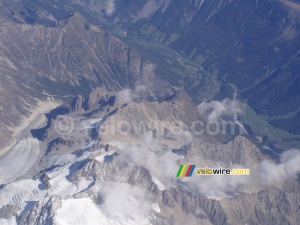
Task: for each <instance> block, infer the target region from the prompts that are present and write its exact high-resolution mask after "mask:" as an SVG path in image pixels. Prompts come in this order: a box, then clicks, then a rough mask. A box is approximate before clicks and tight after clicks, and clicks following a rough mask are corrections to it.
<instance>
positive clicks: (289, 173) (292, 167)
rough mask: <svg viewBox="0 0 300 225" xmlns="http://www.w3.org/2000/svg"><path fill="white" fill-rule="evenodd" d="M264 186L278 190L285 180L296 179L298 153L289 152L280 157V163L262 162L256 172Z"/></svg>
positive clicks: (299, 172)
mask: <svg viewBox="0 0 300 225" xmlns="http://www.w3.org/2000/svg"><path fill="white" fill-rule="evenodd" d="M256 172H257V173H258V175H259V177H260V181H261V183H262V184H263V185H264V186H269V187H270V186H271V187H272V186H274V187H278V188H280V187H281V186H282V185H283V184H284V183H285V181H286V180H290V179H297V174H300V151H299V150H295V149H293V150H290V151H287V152H284V153H283V154H282V155H281V156H280V163H279V164H275V163H274V162H271V161H267V160H266V161H263V162H262V163H261V164H260V165H259V166H258V169H257V171H256Z"/></svg>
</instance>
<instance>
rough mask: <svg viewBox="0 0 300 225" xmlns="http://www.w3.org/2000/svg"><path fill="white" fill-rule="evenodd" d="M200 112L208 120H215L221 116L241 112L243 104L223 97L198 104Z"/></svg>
mask: <svg viewBox="0 0 300 225" xmlns="http://www.w3.org/2000/svg"><path fill="white" fill-rule="evenodd" d="M198 110H199V112H200V114H201V115H202V116H204V117H206V118H207V120H208V122H215V121H218V120H219V119H221V118H222V117H223V116H235V115H237V114H241V113H242V112H243V105H242V103H241V102H239V101H237V100H230V99H228V98H227V99H224V100H223V101H221V102H220V101H211V102H203V103H201V104H200V105H199V106H198Z"/></svg>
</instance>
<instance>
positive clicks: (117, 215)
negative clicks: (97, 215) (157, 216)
mask: <svg viewBox="0 0 300 225" xmlns="http://www.w3.org/2000/svg"><path fill="white" fill-rule="evenodd" d="M102 194H103V198H104V204H103V205H101V211H102V212H103V213H104V214H105V216H106V217H108V218H112V219H116V220H118V221H120V222H121V223H122V224H141V225H142V224H149V221H148V219H147V218H148V217H149V214H150V210H151V204H150V199H149V198H148V197H147V193H146V192H145V190H143V189H142V188H139V187H136V186H131V185H129V184H125V183H114V182H109V183H106V184H105V187H104V188H103V189H102Z"/></svg>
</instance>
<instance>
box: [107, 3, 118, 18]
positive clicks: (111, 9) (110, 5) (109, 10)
mask: <svg viewBox="0 0 300 225" xmlns="http://www.w3.org/2000/svg"><path fill="white" fill-rule="evenodd" d="M115 9H116V6H115V1H114V0H108V2H107V3H106V7H105V12H106V15H108V16H111V15H113V14H114V13H115Z"/></svg>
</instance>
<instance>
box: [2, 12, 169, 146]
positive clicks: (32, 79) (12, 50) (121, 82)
mask: <svg viewBox="0 0 300 225" xmlns="http://www.w3.org/2000/svg"><path fill="white" fill-rule="evenodd" d="M0 30H1V34H0V40H1V45H0V50H1V53H0V57H1V58H2V66H1V69H0V74H2V75H1V84H0V94H1V96H2V98H1V99H0V109H1V111H0V119H1V121H2V122H1V123H2V124H1V127H5V128H2V129H5V130H3V131H1V132H0V146H1V145H2V146H3V145H5V144H6V142H7V141H9V139H10V137H11V133H10V132H9V131H8V130H7V127H16V126H18V125H20V123H21V121H20V120H21V117H22V116H28V115H29V114H30V111H32V110H33V109H34V108H35V107H36V105H37V102H38V101H39V100H45V99H46V98H47V97H49V96H55V97H56V98H57V99H61V98H63V96H68V95H72V96H74V95H75V96H76V95H78V94H83V95H87V94H88V93H89V92H90V90H91V89H92V88H95V87H97V86H103V87H105V88H106V89H107V90H119V89H123V88H124V87H128V88H134V87H135V86H136V85H137V84H139V85H144V86H146V87H147V89H148V91H149V92H151V93H153V95H155V96H162V97H163V96H166V95H167V94H168V92H169V87H170V86H169V84H168V83H167V82H165V81H163V80H162V79H160V78H159V77H158V76H157V75H156V73H155V67H153V66H152V64H151V63H150V62H149V61H147V60H146V59H143V58H142V57H141V56H140V55H139V53H138V52H136V51H135V50H132V49H131V48H129V47H128V46H127V45H126V44H124V43H123V42H121V41H120V40H118V39H116V38H115V37H113V36H112V35H111V34H109V33H107V32H105V31H103V30H101V29H99V28H97V27H95V26H93V25H90V24H89V23H88V22H87V21H86V20H85V19H84V18H83V17H82V16H81V15H80V14H74V15H73V16H70V17H69V18H66V19H64V20H62V21H60V22H58V24H57V26H56V27H44V26H41V25H39V26H32V25H28V24H7V25H5V26H2V27H0ZM20 84H22V85H20ZM41 93H42V94H41ZM92 99H93V98H91V101H92ZM12 102H13V104H12ZM78 104H79V105H78ZM81 104H82V103H80V101H79V102H78V103H77V107H81ZM75 108H76V106H75Z"/></svg>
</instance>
